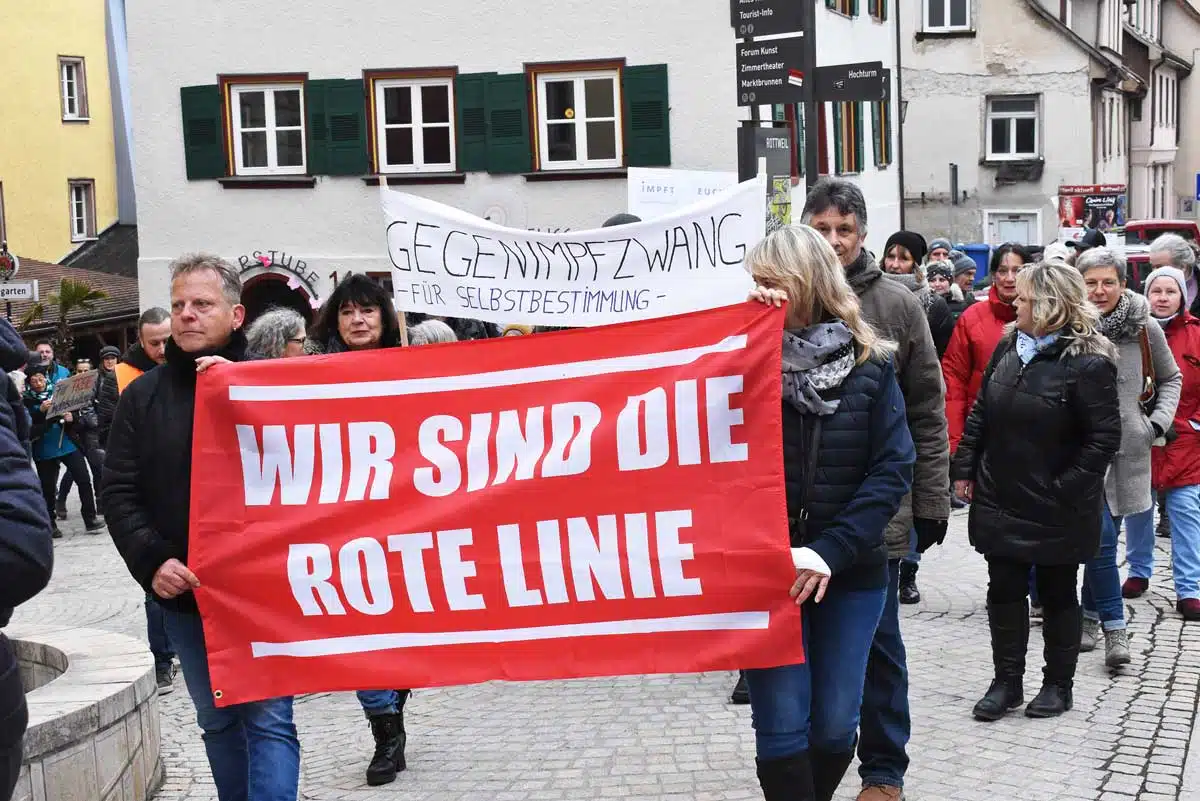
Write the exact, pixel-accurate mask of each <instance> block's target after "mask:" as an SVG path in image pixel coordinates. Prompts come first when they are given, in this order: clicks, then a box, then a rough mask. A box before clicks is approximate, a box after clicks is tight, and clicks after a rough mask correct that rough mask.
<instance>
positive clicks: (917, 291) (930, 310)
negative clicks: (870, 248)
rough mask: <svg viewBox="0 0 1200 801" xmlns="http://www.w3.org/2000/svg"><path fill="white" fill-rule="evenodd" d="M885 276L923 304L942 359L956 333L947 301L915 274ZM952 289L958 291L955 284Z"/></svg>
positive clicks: (930, 331) (922, 306)
mask: <svg viewBox="0 0 1200 801" xmlns="http://www.w3.org/2000/svg"><path fill="white" fill-rule="evenodd" d="M885 275H887V277H888V278H889V279H891V280H893V281H899V282H900V283H901V284H903V285H904V286H905V287H907V288H908V289H909V290H910V291H911V292H912V293H913V295H914V296H915V297H916V299H917V302H918V303H920V304H921V308H922V309H923V310H924V312H925V320H926V322H928V323H929V333H930V334H931V335H932V336H933V346H934V348H935V349H936V350H937V355H938V359H941V358H942V354H943V353H945V352H946V346H947V345H948V344H949V343H950V335H951V334H952V333H953V332H954V319H955V318H954V317H953V316H951V314H950V307H949V305H948V304H947V303H946V299H945V298H943V297H942V296H941V295H939V294H937V293H936V292H934V291H933V290H932V289H930V288H929V284H927V283H926V282H925V281H922V280H921V278H920V277H919V276H917V275H915V274H912V275H893V274H892V273H885ZM950 288H951V289H958V287H957V286H955V285H954V284H951V285H950ZM960 294H961V291H960Z"/></svg>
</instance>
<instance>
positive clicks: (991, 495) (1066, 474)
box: [951, 262, 1121, 720]
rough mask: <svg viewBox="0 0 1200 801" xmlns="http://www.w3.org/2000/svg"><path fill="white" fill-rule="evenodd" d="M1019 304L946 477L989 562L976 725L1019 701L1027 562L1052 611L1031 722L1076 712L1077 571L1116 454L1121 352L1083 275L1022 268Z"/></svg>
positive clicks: (1092, 545)
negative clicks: (987, 673)
mask: <svg viewBox="0 0 1200 801" xmlns="http://www.w3.org/2000/svg"><path fill="white" fill-rule="evenodd" d="M1015 307H1016V312H1017V319H1016V321H1015V322H1014V323H1011V324H1010V325H1009V327H1008V330H1007V331H1006V333H1005V336H1004V338H1003V339H1001V340H1000V344H999V345H998V346H997V347H996V351H995V353H994V354H993V356H992V360H991V363H990V364H989V365H988V368H987V372H986V373H985V374H984V378H983V386H982V387H981V389H980V392H979V396H978V398H977V399H976V401H975V406H974V408H972V409H971V414H970V417H969V418H968V419H967V424H966V430H965V432H964V434H963V438H962V441H961V442H960V443H959V446H958V451H957V453H956V454H955V457H954V463H953V465H952V467H951V477H952V478H953V479H954V480H955V481H954V489H955V493H956V494H957V495H959V497H961V498H963V499H964V500H970V501H972V504H971V517H970V535H971V544H972V545H974V546H975V550H977V551H979V552H980V553H981V554H983V555H984V556H985V557H986V558H987V562H988V623H989V625H990V627H991V635H992V661H993V663H994V665H995V669H996V674H995V679H994V680H993V681H992V685H991V687H990V688H989V689H988V691H987V694H986V695H985V696H984V697H983V699H982V700H980V701H979V703H978V704H976V705H975V710H974V714H975V717H976V718H978V719H980V720H998V719H1000V718H1001V717H1003V716H1004V714H1005V713H1006V712H1007V711H1008V710H1010V709H1015V708H1016V707H1018V706H1020V705H1021V704H1022V703H1024V691H1023V687H1022V678H1023V676H1024V673H1025V650H1026V647H1027V645H1028V641H1029V610H1028V604H1027V595H1028V581H1029V570H1030V567H1031V566H1036V567H1037V571H1036V574H1037V589H1038V594H1039V596H1040V598H1041V602H1042V605H1043V607H1044V610H1045V611H1044V618H1043V619H1044V623H1043V627H1042V636H1043V638H1044V640H1045V657H1046V667H1045V670H1044V681H1043V684H1042V690H1041V692H1040V693H1038V695H1037V697H1036V698H1035V699H1034V700H1033V701H1032V702H1031V703H1030V704H1029V706H1028V707H1026V709H1025V714H1026V715H1028V716H1029V717H1052V716H1054V715H1059V714H1062V713H1063V712H1065V711H1066V710H1068V709H1070V708H1071V706H1072V693H1071V690H1072V686H1073V681H1074V677H1075V663H1076V661H1077V659H1078V656H1079V636H1080V611H1079V598H1078V595H1077V593H1076V587H1077V580H1078V573H1079V565H1080V564H1082V563H1083V562H1086V561H1087V560H1089V559H1090V558H1092V557H1093V556H1094V555H1095V554H1096V551H1097V550H1098V548H1099V546H1100V528H1101V515H1102V514H1103V511H1104V474H1105V472H1106V471H1107V470H1108V465H1109V462H1111V461H1112V458H1113V455H1114V454H1115V453H1116V452H1117V449H1118V448H1119V447H1120V444H1121V415H1120V409H1119V407H1118V402H1117V368H1116V365H1115V351H1114V349H1113V346H1112V344H1111V343H1110V342H1109V341H1108V340H1107V339H1105V338H1104V337H1103V336H1102V335H1101V334H1100V333H1098V331H1097V328H1096V327H1097V324H1098V317H1097V312H1096V309H1095V307H1094V306H1092V305H1091V304H1089V303H1088V302H1087V290H1086V289H1085V287H1084V285H1083V279H1082V278H1081V277H1080V276H1079V273H1078V272H1077V271H1076V270H1074V269H1072V268H1070V267H1068V266H1066V265H1064V264H1057V263H1053V262H1047V263H1042V264H1037V265H1033V266H1031V267H1026V268H1025V269H1024V270H1022V271H1021V272H1020V274H1019V275H1018V278H1017V299H1016V303H1015Z"/></svg>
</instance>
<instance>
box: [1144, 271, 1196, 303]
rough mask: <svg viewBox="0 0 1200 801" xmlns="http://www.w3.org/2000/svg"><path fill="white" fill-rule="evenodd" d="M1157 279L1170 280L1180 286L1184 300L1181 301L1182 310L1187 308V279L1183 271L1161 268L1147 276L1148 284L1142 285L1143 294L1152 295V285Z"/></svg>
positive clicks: (1180, 292)
mask: <svg viewBox="0 0 1200 801" xmlns="http://www.w3.org/2000/svg"><path fill="white" fill-rule="evenodd" d="M1156 278H1170V279H1172V280H1173V281H1175V283H1177V284H1179V294H1180V296H1181V297H1182V298H1183V300H1181V301H1180V310H1183V309H1186V308H1187V277H1186V276H1184V274H1183V270H1181V269H1179V268H1178V267H1171V266H1167V267H1159V268H1158V269H1157V270H1154V271H1153V272H1151V273H1150V274H1149V275H1147V276H1146V283H1144V284H1142V292H1143V294H1149V293H1150V285H1151V284H1153V283H1154V279H1156Z"/></svg>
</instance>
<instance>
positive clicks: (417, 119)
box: [374, 78, 458, 175]
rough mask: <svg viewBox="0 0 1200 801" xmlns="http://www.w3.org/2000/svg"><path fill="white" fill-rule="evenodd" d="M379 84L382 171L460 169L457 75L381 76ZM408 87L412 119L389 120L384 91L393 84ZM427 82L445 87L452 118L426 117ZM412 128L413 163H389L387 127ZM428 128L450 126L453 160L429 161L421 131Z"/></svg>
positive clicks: (378, 146) (377, 117) (378, 135)
mask: <svg viewBox="0 0 1200 801" xmlns="http://www.w3.org/2000/svg"><path fill="white" fill-rule="evenodd" d="M374 84H375V160H376V167H377V168H378V169H379V172H380V174H382V175H395V174H406V173H407V174H412V173H446V172H454V171H455V170H456V169H458V147H457V145H458V143H457V142H456V141H455V139H456V137H457V135H458V132H457V131H456V130H455V120H454V110H455V105H454V104H455V98H454V79H453V78H379V79H376V80H375V81H374ZM398 86H403V87H408V88H409V90H410V101H411V103H412V122H411V123H409V124H406V125H388V124H387V104H386V103H385V102H384V94H385V92H386V90H387V89H391V88H393V87H398ZM425 86H439V87H445V88H446V92H447V95H446V96H447V101H448V103H449V106H448V109H449V120H448V122H430V123H427V122H425V121H424V116H425V109H424V108H423V105H422V102H421V88H422V87H425ZM388 128H411V129H412V132H413V163H412V164H388V163H387V158H386V155H387V135H386V134H387V129H388ZM425 128H448V129H449V130H450V162H449V163H434V164H429V163H426V161H425V141H424V138H423V137H421V136H420V133H421V131H422V130H423V129H425Z"/></svg>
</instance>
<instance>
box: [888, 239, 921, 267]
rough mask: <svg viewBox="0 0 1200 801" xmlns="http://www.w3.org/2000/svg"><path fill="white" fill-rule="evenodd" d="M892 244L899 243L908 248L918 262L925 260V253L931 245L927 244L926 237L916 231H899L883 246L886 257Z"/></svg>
mask: <svg viewBox="0 0 1200 801" xmlns="http://www.w3.org/2000/svg"><path fill="white" fill-rule="evenodd" d="M892 245H899V246H900V247H902V248H904V249H905V250H907V251H908V252H909V254H910V255H911V256H912V257H913V261H915V262H916V263H917V264H920V263H921V262H923V261H925V254H927V253H928V252H929V246H928V245H926V244H925V237H923V236H921V235H920V234H918V233H917V232H916V231H897V232H896V233H894V234H892V235H891V236H889V237H888V241H887V244H886V245H884V246H883V256H884V258H887V254H888V251H889V250H891V249H892Z"/></svg>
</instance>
